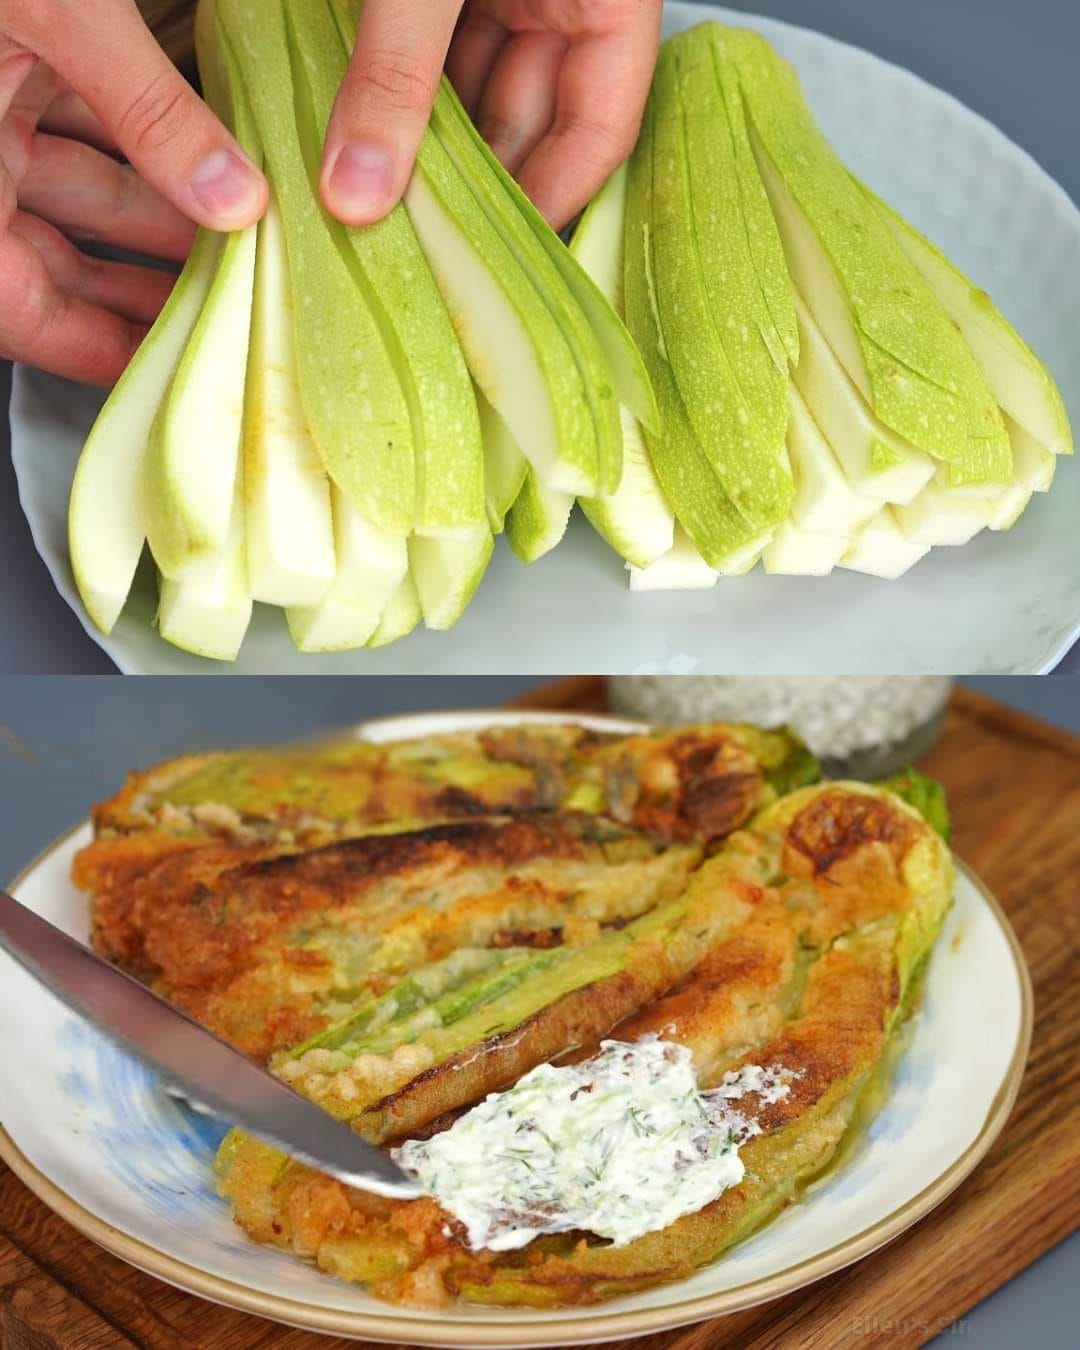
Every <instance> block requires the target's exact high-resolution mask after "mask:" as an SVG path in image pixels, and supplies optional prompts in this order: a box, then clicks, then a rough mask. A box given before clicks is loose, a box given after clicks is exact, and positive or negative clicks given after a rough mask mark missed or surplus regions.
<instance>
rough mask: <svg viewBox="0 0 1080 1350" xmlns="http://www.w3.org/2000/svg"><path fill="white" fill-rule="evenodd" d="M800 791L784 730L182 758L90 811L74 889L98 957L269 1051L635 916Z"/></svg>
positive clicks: (424, 743)
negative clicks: (385, 996) (407, 986)
mask: <svg viewBox="0 0 1080 1350" xmlns="http://www.w3.org/2000/svg"><path fill="white" fill-rule="evenodd" d="M816 776H817V765H816V763H815V761H814V759H813V757H812V756H811V755H809V754H808V752H807V751H806V750H805V748H804V747H803V746H802V745H801V743H800V742H799V741H797V740H796V739H795V738H794V737H792V736H791V735H789V734H788V733H787V732H784V731H777V732H763V731H759V730H757V729H756V728H753V727H742V726H724V725H714V726H702V727H682V728H679V729H678V730H674V731H670V732H663V733H654V734H649V735H631V736H627V735H610V734H602V733H598V732H595V731H589V730H586V729H585V728H583V727H580V726H561V725H557V724H547V723H543V724H536V723H533V724H526V725H520V726H513V725H510V726H504V727H494V728H489V729H486V730H481V731H474V732H460V733H454V734H452V735H445V736H433V737H426V738H424V739H421V740H412V741H400V742H395V743H392V744H387V745H373V744H371V743H369V742H366V741H359V740H356V739H355V738H351V739H348V740H340V741H337V742H333V743H329V744H325V745H319V746H299V747H293V748H287V749H278V750H262V751H241V752H234V753H229V754H216V755H206V756H201V757H187V758H185V759H180V760H175V761H172V762H171V763H168V764H165V765H162V766H160V767H158V768H156V769H153V770H151V771H150V772H149V773H144V774H136V775H133V777H132V778H131V779H130V780H129V782H128V785H127V786H126V788H125V789H124V790H123V791H122V792H121V793H120V794H119V795H118V796H116V797H114V798H113V799H112V800H111V801H108V802H106V803H104V804H103V805H101V806H99V807H98V808H97V809H96V811H95V813H94V824H95V839H94V842H93V843H92V844H91V845H90V846H89V847H88V848H86V849H84V850H83V852H82V853H81V854H80V855H79V857H78V859H77V861H76V866H75V879H76V882H77V883H78V884H79V885H80V886H81V887H83V888H84V889H86V890H89V891H91V892H92V893H93V901H92V917H93V937H94V944H95V946H96V947H97V949H98V951H100V952H101V953H102V954H103V955H104V956H107V957H108V958H110V959H111V960H113V961H116V962H117V963H118V964H120V965H121V966H123V967H124V968H125V969H127V970H129V971H130V972H132V973H133V974H135V975H137V976H138V977H139V978H140V979H143V980H146V981H148V982H150V983H152V984H153V985H154V987H155V988H156V989H158V990H159V992H161V993H162V994H164V995H165V996H166V997H168V998H170V999H172V1000H173V1001H174V1002H176V1003H178V1004H180V1005H181V1006H182V1007H184V1008H185V1009H187V1010H188V1011H189V1012H191V1013H192V1014H193V1015H194V1016H196V1017H198V1018H200V1019H201V1020H202V1021H204V1022H205V1023H207V1024H208V1025H209V1026H211V1027H212V1028H213V1029H214V1030H215V1031H217V1032H219V1033H220V1034H222V1035H224V1036H226V1037H227V1038H229V1039H230V1040H232V1041H234V1042H235V1043H236V1044H238V1045H240V1046H241V1047H242V1048H243V1049H245V1050H248V1051H250V1052H251V1053H253V1054H259V1055H266V1054H269V1053H270V1052H271V1051H273V1050H276V1049H279V1048H282V1047H284V1046H288V1045H291V1044H295V1043H296V1042H297V1041H298V1040H301V1039H303V1038H304V1037H306V1036H310V1035H312V1034H314V1033H315V1032H317V1031H319V1030H321V1029H322V1028H324V1027H325V1026H327V1025H328V1024H329V1023H330V1022H332V1021H334V1020H336V1019H339V1018H341V1017H343V1016H345V1015H346V1014H347V1013H349V1012H351V1011H354V1010H356V1009H357V1008H358V1007H361V1006H363V1004H364V1002H365V1000H368V1001H369V1000H370V999H371V998H373V997H377V996H378V995H379V994H381V993H383V992H385V990H386V989H387V988H388V987H389V986H390V984H392V983H393V982H394V981H395V980H396V979H398V978H400V976H401V975H403V974H405V973H407V972H408V971H409V970H411V969H412V968H413V967H414V966H415V965H417V964H422V963H424V962H428V961H431V960H434V959H436V958H438V957H439V956H442V955H447V954H448V953H450V952H452V951H456V950H457V949H459V948H461V947H463V946H474V947H480V948H488V947H489V946H495V947H506V946H515V945H516V946H537V945H542V944H543V942H544V941H549V942H553V941H559V942H562V941H564V940H565V941H571V940H575V935H577V936H580V935H581V933H583V932H587V931H588V925H589V924H592V925H593V926H594V927H595V925H596V924H597V923H612V922H615V921H623V920H627V919H630V918H633V917H635V916H636V915H637V914H639V913H641V912H643V910H644V909H646V908H648V907H649V906H651V905H653V904H655V903H657V902H658V901H659V900H661V899H664V898H670V896H672V895H674V894H675V893H676V892H677V891H678V890H679V889H681V883H682V881H683V880H684V879H685V876H686V874H687V873H688V871H689V870H690V868H692V867H693V866H695V865H696V863H697V862H698V861H699V859H700V856H701V851H702V850H703V849H705V848H707V847H709V846H711V845H712V843H713V842H714V841H716V840H718V839H720V838H723V837H724V836H725V835H727V834H728V833H730V832H731V830H733V829H736V828H737V827H738V826H740V825H742V824H744V823H745V822H746V820H748V819H749V818H750V816H751V815H752V814H753V813H754V812H755V811H756V810H758V809H760V807H762V806H763V805H765V804H767V803H768V802H769V801H772V800H774V799H775V797H776V796H777V795H778V794H780V793H783V792H785V791H788V790H789V789H790V788H791V787H793V786H798V785H799V784H800V783H804V782H809V781H812V780H813V779H814V778H816ZM556 812H561V813H562V815H561V816H560V817H559V818H556V817H555V815H554V814H553V813H556ZM601 816H603V817H607V818H609V819H607V821H606V822H605V823H597V824H595V825H591V824H590V822H596V821H598V820H599V818H600V817H601ZM391 830H393V831H396V832H397V833H395V834H393V835H391V834H390V833H389V831H391ZM635 877H637V878H638V880H637V881H635ZM639 883H640V893H639V894H635V891H636V890H637V889H638V887H639ZM583 925H584V927H583Z"/></svg>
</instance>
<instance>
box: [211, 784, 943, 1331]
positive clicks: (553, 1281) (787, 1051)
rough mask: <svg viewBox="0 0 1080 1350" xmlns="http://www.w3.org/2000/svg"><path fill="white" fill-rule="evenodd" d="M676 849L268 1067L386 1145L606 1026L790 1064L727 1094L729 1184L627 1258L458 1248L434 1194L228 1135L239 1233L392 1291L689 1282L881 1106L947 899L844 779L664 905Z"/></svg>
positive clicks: (579, 1236)
mask: <svg viewBox="0 0 1080 1350" xmlns="http://www.w3.org/2000/svg"><path fill="white" fill-rule="evenodd" d="M577 819H578V818H577V817H571V818H570V820H572V821H576V820H577ZM595 824H596V825H598V826H599V825H600V823H599V822H595ZM567 827H569V828H573V826H568V825H567V822H566V821H563V822H561V823H560V825H559V828H560V829H561V828H567ZM600 828H601V832H603V831H604V830H606V829H607V828H608V827H607V826H600ZM599 846H600V847H601V848H603V847H605V846H607V845H606V844H604V843H601V844H600V845H599ZM639 846H640V844H639ZM617 847H619V848H622V847H626V843H625V840H620V841H619V842H618V844H617ZM654 847H655V845H654ZM684 847H685V846H684ZM671 851H672V850H671V848H670V847H669V848H668V849H667V850H666V851H664V852H662V853H660V854H658V855H652V856H650V857H649V859H648V861H647V862H646V864H645V866H646V867H654V868H655V867H656V866H657V864H658V859H665V860H667V862H666V864H665V865H664V866H663V867H661V868H660V871H661V872H663V874H664V876H665V883H664V884H662V885H657V886H655V887H654V888H653V891H652V893H651V894H649V895H648V896H646V895H645V893H644V890H642V891H641V892H636V893H635V895H636V898H635V899H634V901H632V902H631V901H629V900H628V898H627V897H626V896H621V897H620V898H619V900H618V901H612V905H611V908H609V909H607V910H606V912H605V913H604V914H603V915H601V914H598V913H595V912H590V914H589V915H588V916H587V918H588V920H591V921H595V927H589V926H588V924H587V923H586V925H585V926H583V927H582V929H581V931H580V932H579V933H578V934H577V935H576V939H575V940H574V941H573V942H562V943H561V944H560V945H558V946H553V947H546V946H544V945H542V944H541V945H538V946H518V945H515V944H513V943H512V942H511V944H510V945H509V946H497V945H488V946H484V947H473V946H461V947H457V948H455V950H454V951H453V952H452V953H448V954H436V959H435V960H434V961H428V962H427V963H426V964H419V965H416V966H413V967H412V968H411V970H410V971H409V973H408V974H407V975H406V976H405V977H404V978H402V979H400V980H399V982H398V983H397V984H396V985H394V986H393V987H392V989H391V990H390V991H389V992H388V993H387V994H384V995H382V996H381V997H374V998H373V999H372V1000H371V1001H369V1002H366V1003H364V1004H362V1005H360V1006H358V1007H357V1008H355V1009H354V1010H353V1011H351V1012H350V1013H349V1015H348V1016H347V1017H346V1018H344V1019H343V1020H342V1021H341V1022H340V1023H339V1024H337V1025H335V1026H333V1027H331V1028H329V1029H328V1030H326V1031H324V1032H322V1033H320V1034H319V1035H318V1036H317V1037H316V1038H315V1039H314V1040H312V1041H310V1042H309V1043H307V1044H304V1045H301V1046H300V1047H298V1048H297V1049H296V1050H295V1051H292V1052H289V1053H286V1054H282V1055H279V1056H278V1057H277V1058H276V1059H275V1067H276V1069H277V1071H278V1072H279V1073H280V1074H281V1075H282V1076H283V1077H284V1078H285V1079H286V1080H287V1081H289V1082H291V1083H292V1084H293V1085H294V1086H295V1087H297V1088H298V1089H299V1090H300V1091H301V1092H303V1093H305V1095H307V1096H309V1097H311V1098H312V1099H314V1100H315V1101H317V1102H319V1103H320V1104H321V1105H323V1106H324V1107H325V1108H326V1109H327V1110H330V1111H332V1112H333V1113H334V1114H335V1115H337V1116H339V1117H341V1118H343V1119H346V1120H349V1121H350V1122H351V1123H352V1124H353V1127H354V1128H356V1129H357V1130H358V1131H359V1132H360V1133H361V1134H363V1135H364V1136H365V1137H366V1138H368V1139H370V1140H372V1141H375V1142H384V1141H388V1140H396V1139H401V1138H404V1137H419V1136H422V1135H424V1134H430V1133H433V1132H435V1131H437V1130H438V1129H440V1128H443V1127H444V1126H445V1125H446V1124H448V1123H449V1122H450V1121H452V1120H453V1118H454V1116H455V1113H456V1112H458V1111H460V1109H462V1108H464V1107H466V1106H468V1105H469V1104H470V1103H472V1102H475V1101H476V1100H478V1099H479V1098H481V1097H482V1096H483V1095H484V1094H485V1093H487V1092H489V1091H492V1090H495V1089H498V1088H501V1087H504V1086H506V1085H508V1084H510V1083H513V1082H514V1081H516V1080H517V1078H518V1077H520V1075H521V1074H522V1073H524V1072H526V1071H527V1070H528V1069H530V1068H532V1067H534V1066H535V1065H537V1064H539V1063H541V1062H544V1061H550V1060H552V1059H556V1058H562V1057H567V1056H571V1055H573V1056H576V1057H584V1056H587V1055H588V1054H590V1053H591V1052H592V1051H593V1050H594V1049H595V1048H596V1044H597V1042H598V1041H599V1040H600V1038H601V1037H605V1036H614V1038H616V1039H619V1040H634V1039H636V1038H638V1037H641V1036H643V1035H651V1034H659V1035H660V1036H661V1037H663V1038H664V1039H668V1040H673V1041H678V1042H680V1043H682V1044H684V1045H686V1046H687V1047H689V1049H690V1051H691V1053H692V1055H693V1059H694V1063H695V1068H696V1070H697V1074H698V1080H699V1083H700V1085H701V1086H702V1087H703V1088H708V1087H711V1086H714V1085H716V1084H717V1083H718V1082H719V1081H720V1079H721V1078H722V1076H723V1074H724V1073H725V1072H726V1071H727V1070H730V1069H737V1068H739V1067H740V1066H741V1065H744V1064H751V1063H755V1064H767V1065H771V1066H773V1065H774V1066H779V1067H780V1068H782V1069H784V1070H788V1071H790V1073H791V1075H792V1076H791V1088H790V1092H789V1093H788V1094H787V1095H786V1096H784V1097H782V1098H781V1099H780V1100H775V1099H769V1100H766V1099H765V1098H764V1097H762V1098H757V1099H755V1097H754V1096H753V1095H750V1096H748V1097H747V1098H745V1099H744V1101H743V1102H742V1103H741V1107H740V1109H742V1110H743V1111H744V1113H746V1114H748V1115H750V1116H751V1118H753V1119H754V1120H756V1123H757V1124H758V1125H759V1126H760V1130H761V1133H760V1134H758V1135H756V1136H755V1137H754V1138H752V1139H751V1140H750V1141H749V1142H748V1143H747V1144H746V1145H745V1146H744V1147H743V1149H742V1151H741V1157H742V1158H743V1161H744V1163H745V1166H746V1175H745V1177H744V1179H743V1181H742V1182H741V1183H740V1184H739V1185H737V1186H735V1187H732V1188H731V1189H730V1190H728V1191H726V1192H725V1193H723V1194H722V1195H721V1196H720V1197H719V1198H718V1199H717V1200H715V1201H713V1202H712V1203H711V1204H709V1205H706V1206H705V1207H704V1208H703V1209H701V1210H699V1211H698V1212H697V1213H694V1214H689V1215H686V1216H685V1217H683V1218H681V1219H679V1220H677V1221H676V1222H675V1223H673V1224H671V1225H670V1226H669V1227H667V1228H666V1229H663V1230H662V1231H659V1232H654V1233H650V1234H647V1235H646V1236H644V1237H640V1238H638V1239H636V1240H634V1241H632V1242H629V1243H628V1244H626V1245H624V1246H621V1247H616V1246H612V1245H610V1244H608V1243H605V1242H602V1241H601V1240H599V1239H596V1238H594V1237H592V1236H590V1235H589V1234H587V1233H575V1234H570V1235H566V1236H560V1237H548V1238H543V1239H540V1240H538V1241H536V1242H534V1243H532V1244H530V1246H529V1247H527V1248H525V1249H523V1250H521V1251H515V1252H508V1253H498V1254H496V1253H494V1252H490V1251H477V1252H474V1251H470V1250H469V1249H468V1248H467V1247H466V1246H465V1245H464V1243H463V1241H462V1240H461V1237H460V1232H461V1230H460V1227H458V1226H455V1224H454V1222H453V1221H452V1220H451V1219H450V1216H448V1215H447V1214H446V1213H444V1212H443V1211H442V1210H440V1209H439V1207H438V1206H437V1204H436V1203H435V1202H434V1201H433V1200H431V1199H429V1198H426V1199H422V1200H417V1201H413V1202H409V1203H401V1202H391V1201H386V1200H381V1199H377V1198H375V1197H372V1196H369V1195H366V1194H362V1193H359V1192H355V1191H350V1190H349V1189H347V1188H346V1187H345V1186H343V1185H341V1184H340V1183H338V1182H336V1181H333V1180H331V1179H329V1178H327V1177H325V1176H322V1175H320V1174H318V1173H317V1172H314V1171H312V1170H311V1169H309V1168H306V1167H304V1166H301V1165H300V1164H297V1163H295V1162H292V1161H290V1160H289V1159H287V1158H285V1157H284V1156H283V1155H281V1154H280V1153H278V1152H276V1151H275V1150H273V1149H271V1148H269V1147H267V1146H265V1145H263V1144H262V1143H259V1142H257V1141H255V1140H252V1139H250V1138H248V1137H246V1136H244V1135H243V1134H242V1133H240V1132H235V1131H234V1132H233V1133H232V1134H230V1135H229V1136H228V1137H227V1139H226V1141H225V1142H224V1143H223V1145H222V1149H221V1153H220V1155H219V1173H220V1181H221V1188H222V1191H223V1193H224V1194H225V1195H226V1196H228V1198H229V1199H230V1200H231V1202H232V1204H233V1207H234V1211H235V1215H236V1220H237V1222H238V1223H239V1224H240V1225H241V1226H242V1227H243V1228H244V1229H245V1230H246V1231H247V1232H248V1233H249V1234H250V1235H251V1237H252V1238H254V1239H255V1240H257V1241H260V1242H268V1243H274V1244H276V1245H278V1246H281V1247H286V1248H291V1249H292V1250H293V1251H295V1252H296V1253H298V1254H299V1255H301V1256H305V1257H309V1258H314V1259H315V1260H316V1261H317V1262H318V1264H319V1265H320V1266H321V1267H322V1268H323V1269H324V1270H327V1271H329V1272H331V1273H332V1274H334V1275H337V1276H339V1277H340V1278H343V1279H346V1280H352V1281H356V1282H359V1283H363V1284H367V1285H370V1286H371V1288H372V1290H373V1292H375V1293H376V1294H377V1295H379V1296H381V1297H385V1298H388V1299H391V1300H396V1301H410V1302H419V1303H424V1304H428V1305H435V1304H439V1303H442V1302H446V1301H448V1300H451V1299H453V1298H455V1297H456V1298H461V1299H464V1300H468V1301H473V1302H488V1303H498V1304H505V1305H527V1306H535V1307H553V1306H558V1305H568V1304H582V1303H592V1302H595V1301H598V1300H601V1299H606V1298H610V1297H613V1296H615V1295H618V1294H623V1293H628V1292H631V1291H634V1290H639V1289H643V1288H646V1287H648V1286H650V1285H654V1284H657V1283H659V1282H662V1281H667V1280H673V1279H679V1278H683V1277H685V1276H687V1275H689V1274H691V1273H692V1272H693V1271H694V1270H695V1269H696V1268H698V1267H699V1266H701V1265H703V1264H705V1263H707V1262H709V1261H712V1260H714V1259H715V1258H716V1257H717V1256H718V1255H719V1254H721V1253H722V1252H723V1251H724V1250H725V1249H727V1248H729V1247H730V1246H732V1245H733V1244H734V1243H736V1242H739V1241H741V1240H742V1239H743V1238H745V1237H746V1236H747V1235H748V1234H749V1233H751V1232H753V1231H754V1230H755V1229H756V1228H758V1227H759V1226H760V1225H761V1224H762V1223H764V1222H765V1221H766V1220H767V1219H769V1218H770V1217H771V1216H772V1215H774V1214H775V1213H776V1212H777V1211H778V1210H780V1209H781V1208H782V1207H783V1206H784V1205H785V1204H787V1203H788V1202H790V1201H791V1200H792V1199H793V1198H794V1197H796V1196H797V1195H798V1194H799V1193H800V1191H801V1189H802V1188H803V1187H804V1186H805V1185H806V1183H807V1182H808V1181H809V1180H811V1179H812V1178H813V1177H815V1176H817V1175H818V1174H819V1173H820V1172H821V1171H822V1170H823V1169H824V1168H825V1167H827V1166H828V1165H829V1163H830V1162H831V1161H832V1160H833V1159H834V1158H835V1157H836V1155H837V1152H838V1150H839V1148H840V1146H841V1144H842V1142H843V1141H844V1140H845V1137H846V1136H847V1135H848V1133H849V1131H850V1130H851V1129H852V1127H853V1124H855V1123H857V1122H858V1120H859V1119H860V1117H861V1116H863V1115H865V1114H866V1113H867V1111H868V1110H869V1107H870V1104H871V1103H872V1102H873V1101H874V1100H876V1098H877V1095H878V1094H877V1093H876V1092H874V1090H873V1089H874V1087H875V1084H877V1083H879V1082H880V1080H881V1079H882V1078H883V1076H884V1075H885V1073H886V1070H887V1066H888V1064H889V1062H890V1047H891V1045H894V1044H895V1037H896V1034H897V1028H898V1026H899V1024H900V1022H901V1021H902V1019H903V1017H904V1015H905V1013H906V1012H907V1010H908V1009H909V1008H910V1005H911V1002H912V998H913V996H914V992H915V990H916V988H917V985H918V976H919V973H920V971H921V969H922V967H923V965H924V963H925V961H926V959H927V957H928V955H929V953H930V950H931V948H932V945H933V942H934V939H935V937H936V935H937V933H938V931H939V929H940V926H941V923H942V921H943V919H944V916H945V913H946V911H947V909H948V906H949V904H950V901H951V897H952V890H953V869H952V862H951V857H950V854H949V852H948V849H947V848H946V846H945V844H944V843H943V841H942V839H941V838H940V837H939V835H938V834H937V833H936V832H935V830H934V829H933V828H931V826H930V825H928V824H927V823H926V821H925V820H924V819H923V817H922V816H921V815H920V814H919V813H918V812H917V811H916V810H915V809H914V808H912V807H910V806H908V805H907V804H906V803H905V802H904V801H903V800H901V798H900V797H898V796H897V795H895V794H894V793H892V792H890V791H888V790H886V789H884V788H876V787H871V786H868V785H865V784H859V783H832V784H823V785H819V786H813V787H807V788H803V789H801V790H798V791H796V792H794V793H792V794H790V795H788V796H785V797H782V798H781V799H780V800H778V801H776V802H774V804H772V805H769V806H767V807H766V808H765V809H764V810H763V811H761V812H760V813H758V814H757V815H756V816H755V817H754V818H753V819H752V820H750V821H749V822H748V823H746V824H745V825H744V827H743V828H741V829H738V830H737V831H736V832H734V833H733V834H731V835H730V836H729V837H728V838H727V840H726V841H725V842H724V843H723V844H722V845H720V846H719V848H718V849H717V851H715V852H714V853H713V854H712V856H709V857H706V858H705V860H704V861H703V862H701V864H700V866H698V867H697V869H696V870H694V871H692V872H690V874H689V876H688V879H686V880H685V884H684V885H682V886H681V888H680V889H678V892H677V893H676V894H672V891H673V890H675V889H676V888H675V886H674V884H673V882H674V878H675V876H676V875H677V873H678V872H679V870H680V867H681V866H682V863H683V862H684V861H686V859H685V857H678V855H677V858H678V862H677V863H676V860H675V859H669V858H668V855H669V854H670V853H671ZM668 883H672V884H670V885H669V884H668ZM564 903H566V904H568V905H574V904H577V903H578V902H577V901H576V900H575V901H569V900H568V901H567V902H564ZM591 903H592V902H591V901H590V902H588V903H587V905H586V907H588V905H590V904H591ZM575 917H576V916H575ZM568 927H569V925H568ZM416 950H417V951H420V948H417V949H416ZM424 954H425V955H428V956H430V955H432V953H431V952H430V951H425V953H424Z"/></svg>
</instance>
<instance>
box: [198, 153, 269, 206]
mask: <svg viewBox="0 0 1080 1350" xmlns="http://www.w3.org/2000/svg"><path fill="white" fill-rule="evenodd" d="M191 190H192V192H193V193H194V194H195V196H196V198H197V199H198V201H199V203H200V204H201V205H202V206H203V207H204V209H205V210H206V211H208V212H209V213H210V215H212V216H213V217H214V218H215V223H217V224H219V225H228V224H230V223H231V222H232V221H237V222H241V223H244V224H246V223H247V222H248V220H249V219H250V216H251V213H252V212H253V211H254V210H255V209H256V207H257V205H258V200H259V196H260V194H261V192H262V184H261V183H260V181H259V175H258V173H257V172H256V171H255V169H253V168H252V167H251V165H250V164H249V163H248V162H247V160H245V159H241V158H240V156H239V155H237V154H235V153H234V152H233V151H232V150H226V149H221V150H214V151H212V152H211V153H210V154H209V155H207V156H206V158H205V159H204V160H203V162H202V163H201V164H200V165H199V166H198V168H197V169H196V170H195V172H194V173H193V174H192V175H191Z"/></svg>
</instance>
